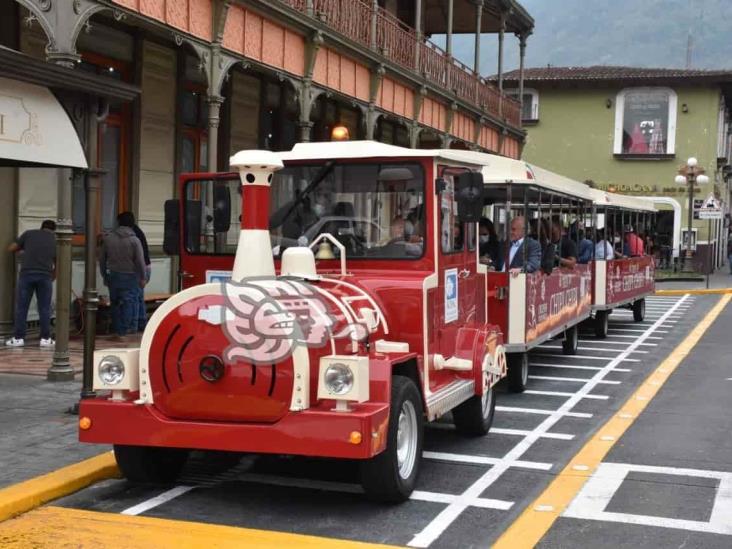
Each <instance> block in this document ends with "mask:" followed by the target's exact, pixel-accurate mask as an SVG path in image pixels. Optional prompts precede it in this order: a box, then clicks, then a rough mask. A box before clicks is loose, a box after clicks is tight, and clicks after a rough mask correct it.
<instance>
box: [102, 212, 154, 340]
mask: <svg viewBox="0 0 732 549" xmlns="http://www.w3.org/2000/svg"><path fill="white" fill-rule="evenodd" d="M134 224H135V218H134V217H133V216H132V214H130V212H123V213H121V214H119V215H118V216H117V225H118V227H117V228H116V229H115V230H114V231H112V232H111V233H109V234H107V235H106V236H105V237H104V242H103V243H102V249H101V252H100V254H99V268H100V270H101V271H102V277H103V278H104V284H105V285H106V286H107V287H108V288H109V299H110V301H111V305H112V329H113V330H114V332H115V334H117V336H118V338H119V339H121V340H124V337H125V336H126V335H127V334H128V333H131V332H135V331H136V330H137V302H138V295H139V288H144V287H145V284H146V283H147V282H146V280H145V257H144V255H143V252H142V244H141V243H140V239H139V238H137V237H136V236H135V231H134V230H133V229H132V227H133V225H134Z"/></svg>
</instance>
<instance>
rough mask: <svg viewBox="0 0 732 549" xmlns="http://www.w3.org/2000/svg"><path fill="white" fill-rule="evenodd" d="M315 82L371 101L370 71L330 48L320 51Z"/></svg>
mask: <svg viewBox="0 0 732 549" xmlns="http://www.w3.org/2000/svg"><path fill="white" fill-rule="evenodd" d="M313 81H314V82H315V83H317V84H320V85H321V86H326V87H328V88H331V89H334V90H337V91H339V92H341V93H343V94H345V95H350V96H351V97H356V98H358V99H360V100H361V101H368V100H369V70H368V69H367V68H366V67H365V66H364V65H361V64H360V63H356V62H355V61H354V60H353V59H350V58H348V57H346V56H345V55H341V54H340V53H338V52H336V51H333V50H331V49H329V48H323V47H321V48H320V50H319V51H318V55H317V57H316V58H315V67H314V68H313Z"/></svg>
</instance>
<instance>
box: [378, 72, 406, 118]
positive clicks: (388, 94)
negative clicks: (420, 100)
mask: <svg viewBox="0 0 732 549" xmlns="http://www.w3.org/2000/svg"><path fill="white" fill-rule="evenodd" d="M376 105H377V106H378V107H380V108H382V109H384V110H385V111H389V112H393V113H394V114H397V115H399V116H403V117H405V118H412V116H413V113H414V91H413V90H411V89H410V88H408V87H407V86H404V85H402V84H400V83H399V82H397V81H396V80H392V79H391V78H386V77H384V78H383V79H382V80H381V87H380V89H379V93H378V95H377V97H376Z"/></svg>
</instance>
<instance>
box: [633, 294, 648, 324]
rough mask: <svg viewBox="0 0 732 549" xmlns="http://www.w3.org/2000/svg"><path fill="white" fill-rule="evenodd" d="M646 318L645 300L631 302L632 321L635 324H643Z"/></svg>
mask: <svg viewBox="0 0 732 549" xmlns="http://www.w3.org/2000/svg"><path fill="white" fill-rule="evenodd" d="M645 318H646V300H645V299H639V300H638V301H634V302H633V320H635V321H636V322H643V319H645Z"/></svg>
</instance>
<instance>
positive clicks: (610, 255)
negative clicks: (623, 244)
mask: <svg viewBox="0 0 732 549" xmlns="http://www.w3.org/2000/svg"><path fill="white" fill-rule="evenodd" d="M614 258H615V251H614V250H613V245H612V244H610V242H608V241H607V240H606V239H605V231H604V230H603V229H598V231H597V244H595V259H604V260H609V259H614Z"/></svg>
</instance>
